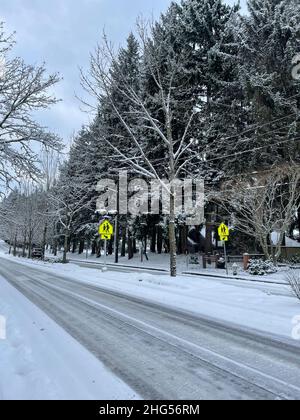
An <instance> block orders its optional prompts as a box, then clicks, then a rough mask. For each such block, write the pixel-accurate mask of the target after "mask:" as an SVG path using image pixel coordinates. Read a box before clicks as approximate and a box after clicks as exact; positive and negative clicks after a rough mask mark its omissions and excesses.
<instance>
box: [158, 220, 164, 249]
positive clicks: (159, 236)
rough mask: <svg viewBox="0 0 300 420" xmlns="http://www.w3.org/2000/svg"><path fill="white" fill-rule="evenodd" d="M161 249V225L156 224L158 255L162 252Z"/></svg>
mask: <svg viewBox="0 0 300 420" xmlns="http://www.w3.org/2000/svg"><path fill="white" fill-rule="evenodd" d="M162 249H163V235H162V227H161V226H160V225H158V226H157V253H158V254H159V255H160V254H162Z"/></svg>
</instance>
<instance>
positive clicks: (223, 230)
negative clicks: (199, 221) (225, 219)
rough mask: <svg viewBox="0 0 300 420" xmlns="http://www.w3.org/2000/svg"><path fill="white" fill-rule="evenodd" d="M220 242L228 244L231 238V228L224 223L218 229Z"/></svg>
mask: <svg viewBox="0 0 300 420" xmlns="http://www.w3.org/2000/svg"><path fill="white" fill-rule="evenodd" d="M218 233H219V237H220V240H221V241H223V242H227V241H228V238H229V227H228V226H227V225H225V223H222V224H221V225H220V226H219V229H218Z"/></svg>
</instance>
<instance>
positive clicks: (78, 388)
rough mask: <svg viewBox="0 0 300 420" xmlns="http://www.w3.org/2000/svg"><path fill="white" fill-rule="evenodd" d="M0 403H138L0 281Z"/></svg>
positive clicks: (88, 354) (61, 330)
mask: <svg viewBox="0 0 300 420" xmlns="http://www.w3.org/2000/svg"><path fill="white" fill-rule="evenodd" d="M0 316H2V317H4V318H5V319H6V339H5V340H3V339H0V372H1V373H0V400H4V399H5V400H11V399H19V400H32V399H37V400H39V399H46V400H52V399H67V400H78V399H84V400H89V399H92V400H101V399H134V398H138V396H137V395H136V394H135V392H134V391H133V390H131V389H130V388H129V387H128V386H127V385H126V384H124V383H123V382H122V381H121V380H120V379H118V378H117V377H115V376H114V375H113V374H112V373H111V372H109V371H108V370H107V369H106V368H105V367H104V366H103V365H102V363H101V362H99V361H98V360H97V359H96V358H95V357H94V356H93V355H92V354H91V353H89V352H88V351H87V350H86V349H85V348H84V347H83V346H81V345H80V344H79V343H77V341H76V340H74V339H73V338H72V337H71V336H70V335H69V334H67V333H66V332H65V331H64V330H63V329H62V328H60V327H59V326H58V325H57V324H56V323H55V322H54V321H52V320H51V319H50V318H49V317H48V316H47V315H45V314H44V313H43V312H42V311H41V310H40V309H38V308H37V307H36V306H35V305H33V304H32V303H31V302H30V301H29V300H27V299H26V298H25V297H24V296H23V295H22V294H21V293H19V292H18V291H17V290H15V289H14V288H13V287H12V286H11V285H9V284H8V283H7V282H6V280H4V279H3V278H1V277H0Z"/></svg>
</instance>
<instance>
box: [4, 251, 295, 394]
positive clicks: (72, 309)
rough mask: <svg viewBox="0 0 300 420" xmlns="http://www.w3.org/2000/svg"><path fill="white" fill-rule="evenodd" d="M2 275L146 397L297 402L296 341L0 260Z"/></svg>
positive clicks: (36, 268)
mask: <svg viewBox="0 0 300 420" xmlns="http://www.w3.org/2000/svg"><path fill="white" fill-rule="evenodd" d="M0 275H1V276H2V277H4V278H5V279H6V280H7V281H8V282H9V283H11V284H12V285H13V286H14V287H15V288H16V289H18V290H19V291H20V292H22V293H23V294H24V295H25V296H26V297H27V298H29V299H30V300H31V301H32V302H33V303H34V304H35V305H37V306H38V307H39V308H41V309H42V310H43V311H44V312H45V313H47V314H48V315H49V316H50V317H51V318H52V319H53V320H54V321H56V322H57V323H58V324H59V325H60V326H61V327H63V328H64V329H65V330H66V331H67V332H68V333H69V334H71V335H72V336H73V337H74V338H75V339H76V340H78V341H79V342H80V343H81V344H83V345H84V346H85V347H86V348H87V349H88V350H89V351H91V352H92V353H93V354H94V355H95V356H96V357H97V358H98V359H99V360H101V361H102V362H103V363H104V364H105V365H106V366H107V367H108V368H109V369H110V370H111V371H113V372H114V373H115V374H116V375H118V376H119V377H120V378H122V379H123V380H124V381H125V382H126V383H127V384H128V385H130V386H131V387H132V388H133V389H134V390H135V391H136V392H137V393H138V394H139V395H141V396H142V397H143V398H145V399H167V400H168V399H178V400H180V399H196V400H201V399H208V400H211V399H214V400H219V399H234V400H238V399H243V400H246V399H263V400H265V399H270V400H274V399H300V369H299V368H300V347H299V346H297V345H296V343H295V344H294V345H293V343H292V342H288V341H286V342H280V341H278V340H276V339H274V338H271V337H265V336H262V335H260V334H258V333H255V332H253V331H252V332H247V331H245V330H240V329H238V328H236V327H233V326H231V325H229V324H225V323H223V322H222V321H220V322H216V321H213V320H210V319H207V318H202V317H200V316H197V315H194V314H192V313H185V312H182V311H177V310H173V309H170V308H168V307H164V306H162V305H160V304H153V303H151V302H148V301H144V300H141V299H137V298H133V297H130V296H128V295H124V294H121V293H118V292H114V291H107V290H104V289H101V287H97V286H93V285H88V284H84V283H80V282H78V281H73V280H72V279H70V278H68V277H64V276H62V275H55V274H52V273H46V272H45V271H42V270H40V269H39V268H38V267H27V266H24V265H20V264H18V263H17V262H14V261H9V260H6V259H3V258H0ZM117 275H118V274H117V273H116V276H117ZM0 281H1V280H0ZM53 345H54V346H55V343H53Z"/></svg>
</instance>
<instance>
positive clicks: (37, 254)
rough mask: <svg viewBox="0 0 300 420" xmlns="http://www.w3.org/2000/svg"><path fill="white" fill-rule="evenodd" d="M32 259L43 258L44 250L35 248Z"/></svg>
mask: <svg viewBox="0 0 300 420" xmlns="http://www.w3.org/2000/svg"><path fill="white" fill-rule="evenodd" d="M31 257H32V258H43V250H42V248H33V250H32V253H31Z"/></svg>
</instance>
